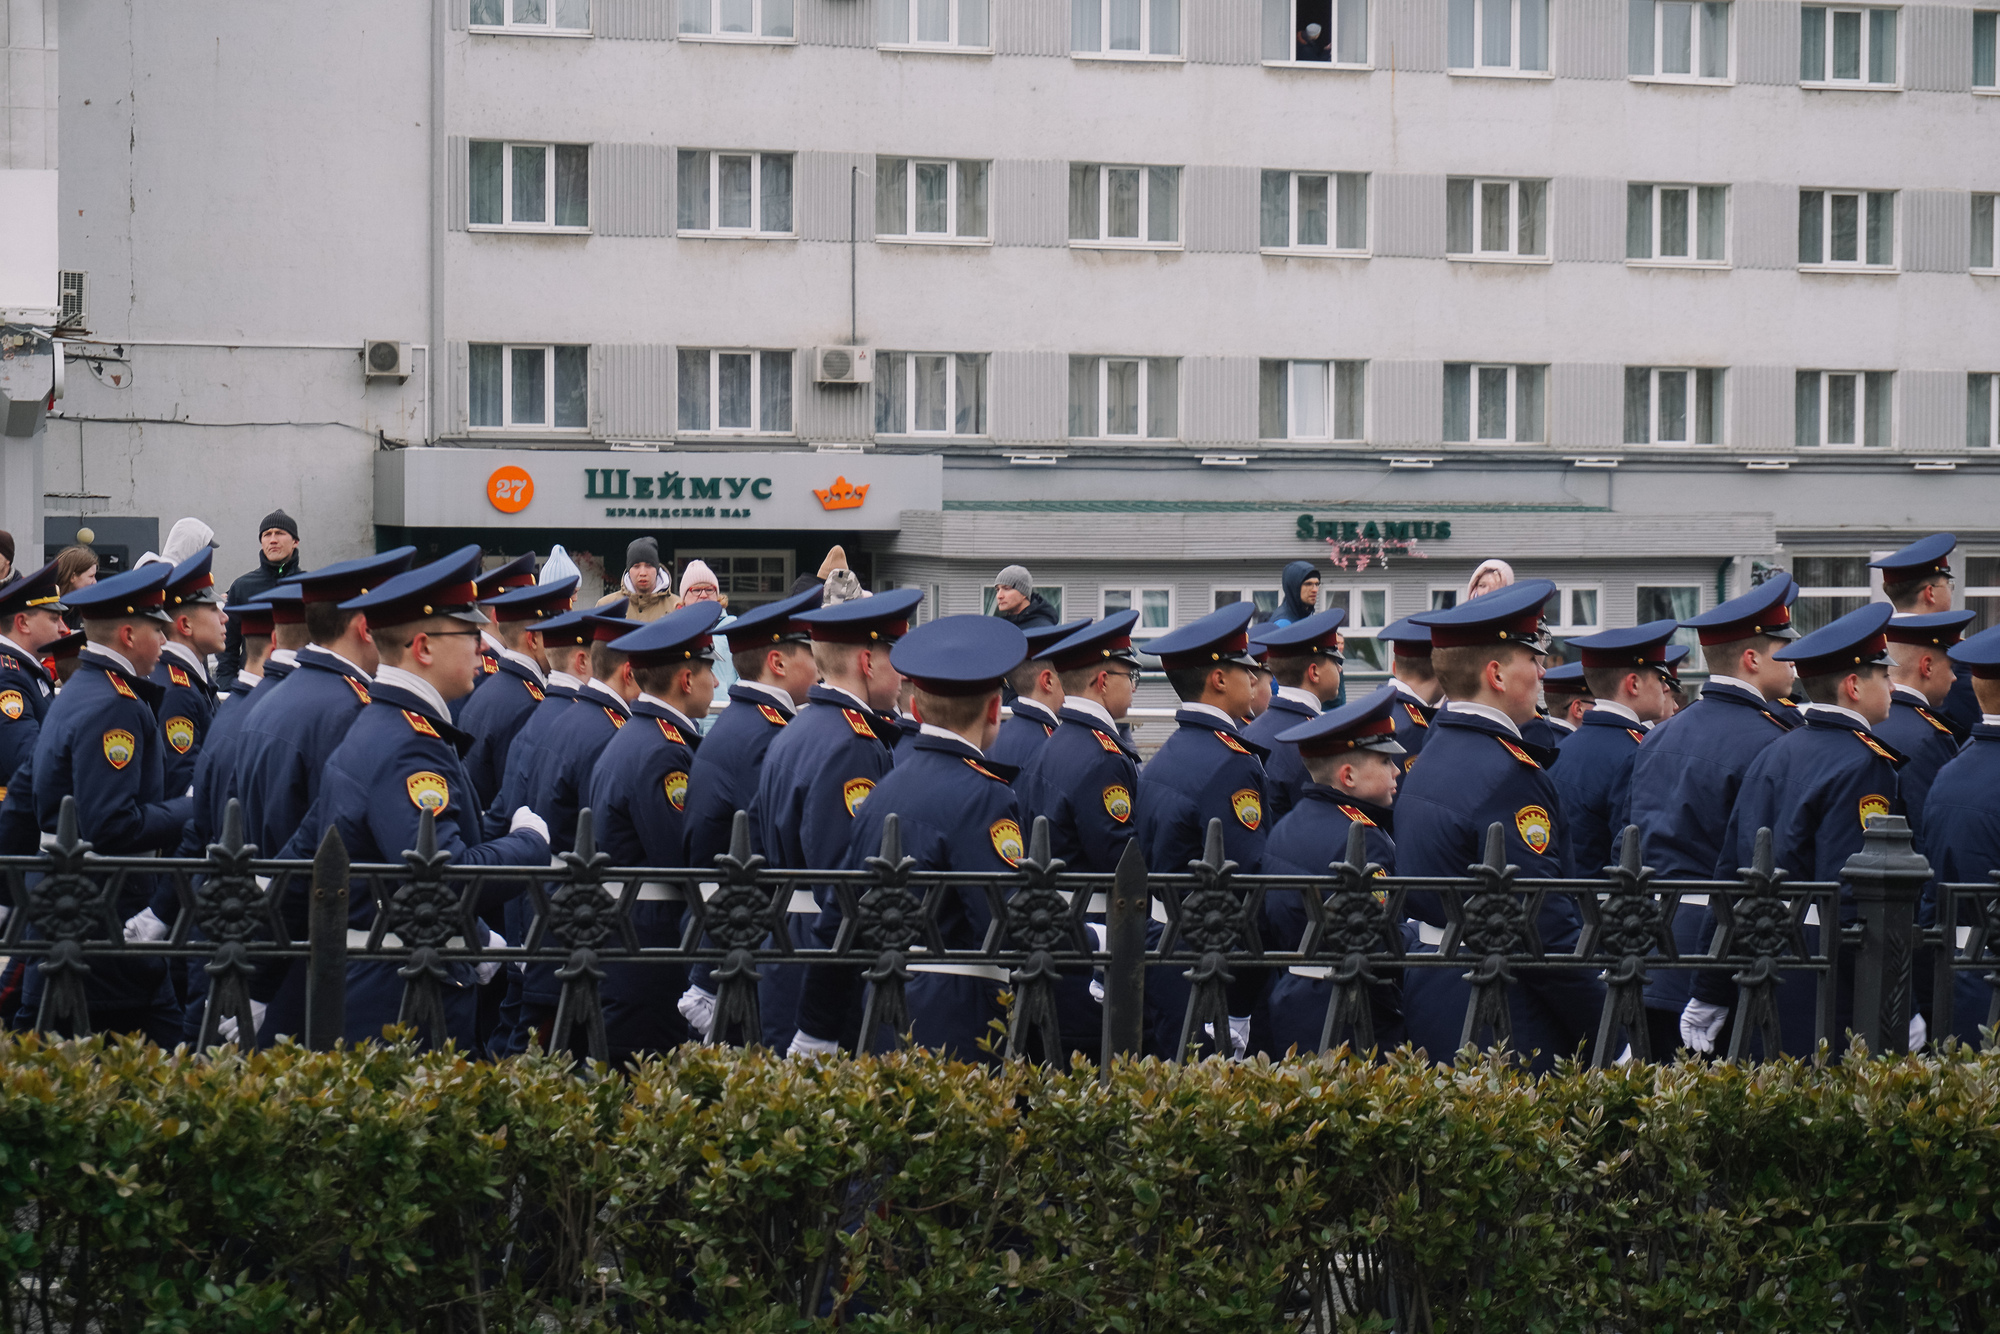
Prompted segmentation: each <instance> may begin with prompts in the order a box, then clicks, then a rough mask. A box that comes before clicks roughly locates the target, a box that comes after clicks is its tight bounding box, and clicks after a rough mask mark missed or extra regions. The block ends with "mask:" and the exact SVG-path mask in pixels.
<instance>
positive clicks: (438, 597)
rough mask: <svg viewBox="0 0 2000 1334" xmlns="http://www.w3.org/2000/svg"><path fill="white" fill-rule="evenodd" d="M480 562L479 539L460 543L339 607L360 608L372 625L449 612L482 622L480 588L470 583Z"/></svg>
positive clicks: (460, 617) (354, 610)
mask: <svg viewBox="0 0 2000 1334" xmlns="http://www.w3.org/2000/svg"><path fill="white" fill-rule="evenodd" d="M479 563H480V555H479V545H478V543H473V544H471V545H469V546H463V547H460V548H459V549H458V550H457V551H454V552H452V553H451V554H450V555H449V556H446V557H444V558H442V559H440V560H434V561H432V562H431V563H430V564H428V565H419V566H418V567H417V568H416V569H414V570H405V571H404V572H403V573H401V574H399V575H397V576H396V577H395V578H393V579H390V580H389V581H388V582H386V583H384V584H382V585H381V586H380V587H378V588H375V589H373V590H371V591H369V592H366V593H363V594H362V595H361V596H360V597H355V598H349V599H348V600H347V601H345V602H343V603H341V604H340V609H341V610H342V611H348V612H360V613H361V614H362V615H364V616H366V617H367V618H368V624H369V625H370V626H371V627H372V626H377V625H408V624H409V623H410V622H411V621H422V620H427V619H429V618H430V617H432V616H450V617H452V618H453V619H455V620H460V621H470V622H472V623H473V624H474V625H484V624H486V615H485V613H484V612H482V611H480V610H479V607H478V605H477V604H478V601H479V590H478V589H477V588H475V587H474V586H473V583H472V581H473V579H474V577H475V576H477V575H478V573H479ZM308 596H310V595H308Z"/></svg>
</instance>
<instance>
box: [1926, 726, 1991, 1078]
mask: <svg viewBox="0 0 2000 1334" xmlns="http://www.w3.org/2000/svg"><path fill="white" fill-rule="evenodd" d="M1996 792H2000V727H1994V726H1991V725H1989V724H1987V723H1981V724H1979V726H1977V727H1975V728H1973V729H1972V737H1971V739H1970V740H1968V741H1967V742H1966V743H1965V749H1964V750H1962V751H1960V752H1959V753H1958V756H1957V758H1956V759H1954V760H1952V761H1951V762H1950V763H1949V764H1946V765H1945V766H1944V767H1943V768H1942V769H1940V770H1938V772H1937V777H1936V779H1935V780H1933V781H1932V783H1931V787H1930V796H1929V800H1928V801H1927V802H1926V803H1925V806H1924V825H1923V827H1922V828H1921V829H1920V830H1918V832H1917V850H1918V851H1919V852H1921V853H1923V854H1924V856H1926V857H1928V858H1929V859H1930V863H1931V870H1932V871H1933V872H1935V873H1936V875H1937V879H1938V882H1939V883H1942V884H1988V883H1990V881H1989V880H1988V879H1987V877H1988V876H1989V875H1990V874H1991V873H1992V872H1994V871H1996V870H2000V801H1995V800H1994V794H1995V793H1996ZM1936 916H1937V909H1936V902H1935V899H1934V898H1932V901H1931V902H1930V903H1929V904H1928V905H1927V911H1926V913H1925V917H1926V920H1930V921H1935V920H1936ZM1967 916H1968V914H1964V913H1961V914H1960V915H1959V922H1960V924H1961V925H1965V924H1968V923H1967V922H1966V918H1967ZM1988 971H1990V970H1989V969H1986V968H1981V969H1978V970H1976V971H1971V972H1960V973H1957V974H1956V975H1955V976H1954V977H1953V988H1952V990H1953V997H1952V999H1953V1002H1954V1003H1953V1006H1952V1032H1954V1033H1956V1034H1957V1035H1958V1037H1959V1039H1960V1041H1963V1042H1970V1043H1977V1042H1978V1041H1979V1026H1980V1025H1981V1024H1983V1023H1985V1022H1986V1011H1987V1008H1988V1006H1989V1005H1990V1004H1991V1002H1992V999H1993V991H1992V988H1990V987H1989V986H1987V985H1986V983H1985V981H1984V980H1983V979H1984V977H1985V975H1986V973H1987V972H1988ZM1917 999H1918V1000H1919V1001H1920V1002H1924V1001H1927V1000H1928V998H1927V997H1925V996H1924V995H1923V994H1922V993H1921V992H1919V994H1918V997H1917ZM1943 1036H1944V1034H1942V1033H1939V1032H1936V1031H1933V1032H1932V1033H1931V1041H1933V1042H1936V1041H1937V1040H1938V1039H1940V1038H1942V1037H1943Z"/></svg>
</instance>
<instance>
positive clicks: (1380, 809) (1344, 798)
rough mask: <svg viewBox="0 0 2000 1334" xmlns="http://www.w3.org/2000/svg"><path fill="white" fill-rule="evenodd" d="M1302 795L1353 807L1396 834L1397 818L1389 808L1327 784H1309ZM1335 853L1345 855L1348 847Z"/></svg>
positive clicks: (1338, 849) (1302, 790) (1343, 847)
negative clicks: (1395, 820)
mask: <svg viewBox="0 0 2000 1334" xmlns="http://www.w3.org/2000/svg"><path fill="white" fill-rule="evenodd" d="M1300 794H1301V795H1302V796H1305V797H1309V798H1312V799H1314V800H1318V801H1324V802H1328V803H1330V804H1332V805H1335V806H1347V807H1351V808H1353V809H1354V810H1357V811H1360V812H1361V813H1362V814H1363V815H1365V816H1367V817H1368V818H1369V819H1371V820H1373V821H1374V822H1375V823H1376V824H1377V825H1378V826H1380V827H1381V828H1382V829H1383V830H1384V831H1385V832H1391V833H1393V832H1394V829H1393V822H1394V819H1395V817H1394V815H1393V814H1391V812H1390V810H1389V808H1388V807H1387V806H1377V805H1376V804H1375V803H1374V802H1372V801H1363V800H1362V799H1361V798H1359V797H1356V796H1351V795H1349V794H1348V793H1345V792H1342V791H1341V790H1340V789H1339V788H1337V787H1333V786H1331V785H1329V784H1326V783H1307V784H1306V785H1305V787H1303V788H1302V789H1300ZM1335 851H1337V852H1340V853H1341V854H1343V855H1344V854H1345V853H1346V851H1347V848H1346V845H1345V844H1343V845H1341V847H1339V848H1337V849H1335Z"/></svg>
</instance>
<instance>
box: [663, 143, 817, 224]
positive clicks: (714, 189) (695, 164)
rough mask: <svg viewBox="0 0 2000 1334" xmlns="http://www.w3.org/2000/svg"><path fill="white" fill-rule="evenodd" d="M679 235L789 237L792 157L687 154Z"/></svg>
mask: <svg viewBox="0 0 2000 1334" xmlns="http://www.w3.org/2000/svg"><path fill="white" fill-rule="evenodd" d="M676 188H677V190H676V192H677V194H678V196H679V199H678V204H679V218H678V223H679V227H680V230H681V231H683V232H690V233H696V234H704V235H710V236H790V235H791V234H792V155H791V154H790V153H712V152H709V151H708V150H706V149H690V148H683V149H682V150H681V152H680V164H679V171H678V180H677V181H676Z"/></svg>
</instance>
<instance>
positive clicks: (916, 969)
mask: <svg viewBox="0 0 2000 1334" xmlns="http://www.w3.org/2000/svg"><path fill="white" fill-rule="evenodd" d="M910 971H911V972H913V973H949V974H951V975H952V976H953V977H977V978H980V979H982V980H984V981H987V982H1002V983H1006V982H1012V981H1013V978H1011V977H1009V976H1008V974H1007V970H1006V969H1005V968H995V967H993V966H992V965H991V964H984V963H913V964H911V965H910Z"/></svg>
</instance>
